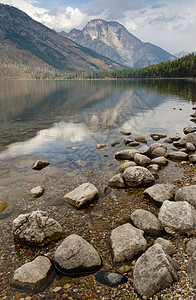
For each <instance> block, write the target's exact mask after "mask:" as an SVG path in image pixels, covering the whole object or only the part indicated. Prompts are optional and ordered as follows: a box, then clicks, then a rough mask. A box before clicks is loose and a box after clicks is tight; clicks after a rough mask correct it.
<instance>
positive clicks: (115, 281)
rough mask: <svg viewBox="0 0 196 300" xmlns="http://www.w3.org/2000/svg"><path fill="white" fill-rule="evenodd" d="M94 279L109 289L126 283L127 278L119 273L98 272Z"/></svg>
mask: <svg viewBox="0 0 196 300" xmlns="http://www.w3.org/2000/svg"><path fill="white" fill-rule="evenodd" d="M95 279H96V280H97V281H98V282H100V283H102V284H105V285H107V286H109V287H115V286H118V285H120V284H123V283H125V282H127V278H126V277H125V276H123V275H121V274H119V273H115V272H107V271H100V272H98V273H97V274H96V275H95Z"/></svg>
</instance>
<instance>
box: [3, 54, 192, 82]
mask: <svg viewBox="0 0 196 300" xmlns="http://www.w3.org/2000/svg"><path fill="white" fill-rule="evenodd" d="M174 78H175V79H178V78H179V79H183V78H196V55H195V54H194V53H192V54H189V55H187V56H183V57H181V58H179V59H175V60H173V61H168V62H161V63H159V64H156V65H150V66H148V67H145V68H137V69H133V68H132V69H130V68H125V69H120V70H113V71H103V70H102V71H100V70H94V71H89V70H88V71H83V70H82V71H78V72H68V71H59V70H57V69H54V68H52V67H48V68H47V67H45V68H44V69H42V68H39V69H35V68H33V67H31V66H28V65H21V66H20V65H18V66H17V65H9V66H8V65H7V64H2V65H1V69H0V80H3V79H30V80H31V79H36V80H45V79H55V80H58V79H59V80H72V79H73V80H84V79H90V80H91V79H174Z"/></svg>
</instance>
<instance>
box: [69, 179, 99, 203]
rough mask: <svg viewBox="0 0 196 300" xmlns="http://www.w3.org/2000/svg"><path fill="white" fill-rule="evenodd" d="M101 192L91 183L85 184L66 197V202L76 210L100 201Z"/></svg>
mask: <svg viewBox="0 0 196 300" xmlns="http://www.w3.org/2000/svg"><path fill="white" fill-rule="evenodd" d="M98 197H99V191H98V189H97V188H96V187H95V186H94V185H93V184H91V183H83V184H81V185H80V186H79V187H77V188H75V189H74V190H73V191H71V192H69V193H67V194H66V195H65V196H64V200H65V201H66V202H68V203H69V204H71V205H73V206H74V207H76V208H81V207H83V206H84V205H87V204H89V203H91V202H92V201H94V200H96V199H98Z"/></svg>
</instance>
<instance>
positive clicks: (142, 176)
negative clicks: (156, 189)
mask: <svg viewBox="0 0 196 300" xmlns="http://www.w3.org/2000/svg"><path fill="white" fill-rule="evenodd" d="M123 178H124V180H125V182H126V184H127V186H129V187H137V186H146V185H150V184H153V183H154V181H155V178H154V176H153V175H152V173H151V172H150V171H149V170H148V169H146V168H144V167H140V166H136V167H129V168H127V169H126V170H125V171H124V172H123Z"/></svg>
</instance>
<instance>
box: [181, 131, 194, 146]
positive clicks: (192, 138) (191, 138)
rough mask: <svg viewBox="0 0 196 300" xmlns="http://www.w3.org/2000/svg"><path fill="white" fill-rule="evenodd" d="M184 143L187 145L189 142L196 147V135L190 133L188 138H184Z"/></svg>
mask: <svg viewBox="0 0 196 300" xmlns="http://www.w3.org/2000/svg"><path fill="white" fill-rule="evenodd" d="M182 141H183V142H184V143H185V144H186V143H187V142H189V143H192V144H193V145H194V146H196V134H195V133H188V134H187V135H186V136H184V137H183V138H182Z"/></svg>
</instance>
